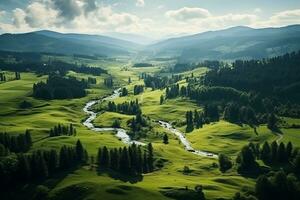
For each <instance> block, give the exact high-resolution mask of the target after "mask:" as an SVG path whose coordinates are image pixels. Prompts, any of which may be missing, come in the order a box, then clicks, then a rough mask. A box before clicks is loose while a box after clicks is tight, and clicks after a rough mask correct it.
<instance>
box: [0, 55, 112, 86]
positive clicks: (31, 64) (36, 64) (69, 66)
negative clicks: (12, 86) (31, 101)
mask: <svg viewBox="0 0 300 200" xmlns="http://www.w3.org/2000/svg"><path fill="white" fill-rule="evenodd" d="M9 54H14V52H9ZM13 57H16V56H15V55H13ZM0 68H1V69H2V70H9V71H17V72H18V73H19V72H27V71H28V70H30V71H34V72H36V73H38V74H52V73H56V72H59V74H62V75H65V74H66V73H67V72H68V71H74V72H77V73H84V74H92V75H95V76H100V75H101V74H103V73H107V71H106V70H103V69H102V68H100V67H89V66H86V65H83V64H81V65H77V64H74V63H67V62H63V61H58V60H56V61H48V62H46V63H45V62H44V61H42V60H40V58H37V59H33V60H30V58H29V57H27V56H24V57H23V58H21V60H18V61H17V62H15V63H14V62H6V61H3V60H1V59H0ZM0 81H1V73H0Z"/></svg>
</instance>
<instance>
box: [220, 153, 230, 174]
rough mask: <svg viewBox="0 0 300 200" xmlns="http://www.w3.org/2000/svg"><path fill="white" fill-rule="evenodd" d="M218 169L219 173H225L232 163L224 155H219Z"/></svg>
mask: <svg viewBox="0 0 300 200" xmlns="http://www.w3.org/2000/svg"><path fill="white" fill-rule="evenodd" d="M219 167H220V171H221V172H223V173H224V172H226V171H227V170H229V169H231V167H232V161H231V160H230V158H229V157H228V156H226V155H225V154H222V153H221V154H220V155H219Z"/></svg>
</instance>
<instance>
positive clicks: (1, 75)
mask: <svg viewBox="0 0 300 200" xmlns="http://www.w3.org/2000/svg"><path fill="white" fill-rule="evenodd" d="M0 81H1V82H5V81H6V76H5V73H4V72H0Z"/></svg>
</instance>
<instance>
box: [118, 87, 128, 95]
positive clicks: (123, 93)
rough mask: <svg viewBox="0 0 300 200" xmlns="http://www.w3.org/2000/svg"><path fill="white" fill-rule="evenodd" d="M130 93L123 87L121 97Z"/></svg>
mask: <svg viewBox="0 0 300 200" xmlns="http://www.w3.org/2000/svg"><path fill="white" fill-rule="evenodd" d="M127 95H128V90H127V89H126V88H125V87H124V88H122V91H121V95H120V96H121V97H125V96H127Z"/></svg>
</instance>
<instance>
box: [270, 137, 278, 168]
mask: <svg viewBox="0 0 300 200" xmlns="http://www.w3.org/2000/svg"><path fill="white" fill-rule="evenodd" d="M277 152H278V145H277V142H276V141H273V142H272V144H271V160H272V162H273V163H275V162H276V161H277Z"/></svg>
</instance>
